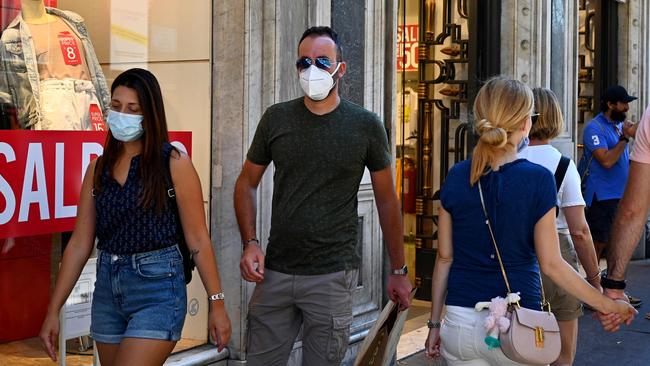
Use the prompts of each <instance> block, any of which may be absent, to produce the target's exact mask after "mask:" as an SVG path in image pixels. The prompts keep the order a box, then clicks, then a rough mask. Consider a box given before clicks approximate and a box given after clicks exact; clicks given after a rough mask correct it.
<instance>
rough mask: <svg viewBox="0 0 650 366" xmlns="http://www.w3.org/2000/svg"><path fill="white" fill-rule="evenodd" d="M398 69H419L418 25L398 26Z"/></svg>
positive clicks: (399, 70)
mask: <svg viewBox="0 0 650 366" xmlns="http://www.w3.org/2000/svg"><path fill="white" fill-rule="evenodd" d="M397 71H398V72H401V71H418V25H417V24H410V25H409V24H407V25H400V26H398V27H397Z"/></svg>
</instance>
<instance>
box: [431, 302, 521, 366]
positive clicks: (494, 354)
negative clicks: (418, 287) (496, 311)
mask: <svg viewBox="0 0 650 366" xmlns="http://www.w3.org/2000/svg"><path fill="white" fill-rule="evenodd" d="M446 309H447V313H446V315H445V319H444V321H443V323H442V327H441V328H440V342H441V347H440V353H441V354H442V357H444V358H445V360H446V361H447V364H448V365H449V366H456V365H463V366H504V365H524V364H521V363H518V362H514V361H511V360H510V359H509V358H508V357H506V355H504V354H503V351H501V348H494V349H488V346H487V344H486V343H485V341H484V339H485V336H486V335H487V331H486V330H485V327H484V326H483V323H484V321H485V318H486V317H487V316H488V310H487V309H486V310H483V311H480V312H477V311H475V310H474V308H466V307H461V306H447V307H446Z"/></svg>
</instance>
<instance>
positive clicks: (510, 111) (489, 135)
mask: <svg viewBox="0 0 650 366" xmlns="http://www.w3.org/2000/svg"><path fill="white" fill-rule="evenodd" d="M532 111H533V92H532V90H531V89H530V87H528V85H526V84H524V83H523V82H521V81H519V80H514V79H511V78H508V77H505V76H496V77H493V78H491V79H490V80H488V81H487V82H486V83H485V85H483V87H481V89H480V90H479V92H478V94H477V95H476V100H475V101H474V117H475V118H476V121H477V122H476V125H475V127H474V128H475V130H476V133H477V134H478V135H479V140H478V143H477V144H476V147H475V148H474V152H473V153H472V170H471V175H470V184H472V185H474V184H475V183H476V182H477V181H478V180H479V178H481V176H483V175H484V174H485V173H486V172H487V170H488V169H487V168H488V167H489V166H490V165H492V163H493V162H494V161H495V160H496V158H497V156H498V155H500V154H502V153H504V152H505V151H507V150H508V148H514V142H512V141H510V140H509V138H510V135H511V134H512V132H515V131H517V130H519V129H520V128H521V126H522V124H524V123H526V120H527V119H528V117H529V116H530V114H531V112H532ZM508 145H510V146H508Z"/></svg>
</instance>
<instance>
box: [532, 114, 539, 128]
mask: <svg viewBox="0 0 650 366" xmlns="http://www.w3.org/2000/svg"><path fill="white" fill-rule="evenodd" d="M538 117H539V113H537V112H533V113H532V114H531V115H530V122H531V124H533V125H534V124H535V122H537V118H538Z"/></svg>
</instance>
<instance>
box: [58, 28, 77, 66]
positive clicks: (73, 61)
mask: <svg viewBox="0 0 650 366" xmlns="http://www.w3.org/2000/svg"><path fill="white" fill-rule="evenodd" d="M58 37H59V44H60V45H61V53H62V54H63V61H65V64H66V65H70V66H75V65H80V64H81V54H80V53H79V47H78V46H77V40H76V39H75V38H74V36H73V35H72V34H71V33H70V32H61V33H59V35H58Z"/></svg>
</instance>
